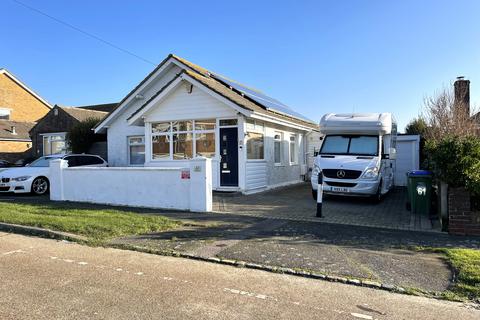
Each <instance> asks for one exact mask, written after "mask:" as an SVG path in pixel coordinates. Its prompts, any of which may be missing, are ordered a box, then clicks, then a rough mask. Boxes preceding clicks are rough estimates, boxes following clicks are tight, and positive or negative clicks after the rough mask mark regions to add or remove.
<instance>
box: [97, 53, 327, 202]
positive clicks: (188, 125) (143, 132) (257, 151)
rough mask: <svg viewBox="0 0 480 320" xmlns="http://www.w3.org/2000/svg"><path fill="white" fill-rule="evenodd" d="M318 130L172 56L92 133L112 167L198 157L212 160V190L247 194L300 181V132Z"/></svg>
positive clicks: (183, 163) (303, 142)
mask: <svg viewBox="0 0 480 320" xmlns="http://www.w3.org/2000/svg"><path fill="white" fill-rule="evenodd" d="M318 129H319V128H318V125H317V124H316V123H315V122H313V121H311V120H309V119H307V118H305V117H304V116H302V115H301V114H299V113H297V112H295V111H293V110H292V109H290V108H289V107H287V106H285V105H284V104H282V103H281V102H279V101H277V100H275V99H273V98H271V97H268V96H266V95H265V94H264V93H262V92H260V91H258V90H256V89H252V88H250V87H247V86H245V85H242V84H240V83H238V82H235V81H233V80H230V79H228V78H225V77H223V76H221V75H219V74H216V73H213V72H211V71H208V70H207V69H205V68H202V67H200V66H197V65H195V64H193V63H191V62H189V61H187V60H185V59H182V58H180V57H178V56H175V55H172V54H170V55H169V56H168V57H167V58H166V59H165V60H164V61H162V63H160V64H159V65H158V66H157V67H156V68H155V69H154V70H153V71H152V72H151V73H150V74H149V75H148V76H147V77H146V78H145V79H144V80H142V81H141V82H140V83H139V84H138V85H137V86H136V87H135V88H134V89H133V90H132V91H131V92H130V93H129V94H128V95H127V96H126V97H125V98H124V99H123V100H122V101H121V102H120V103H119V104H118V105H117V107H116V108H115V110H113V111H112V112H110V113H109V115H108V116H107V117H106V118H105V119H103V121H101V122H100V123H99V124H98V125H97V127H96V128H95V132H96V133H107V142H108V161H109V165H110V166H117V167H118V166H147V167H153V166H160V167H177V168H178V167H188V160H189V159H191V158H194V157H196V156H203V157H208V158H211V159H212V180H213V181H212V185H213V189H214V190H220V191H222V190H224V191H240V192H244V193H251V192H258V191H262V190H265V189H269V188H274V187H279V186H285V185H289V184H293V183H297V182H300V181H302V180H303V179H305V177H306V175H307V165H306V164H307V159H306V158H307V156H308V154H309V153H308V149H309V147H308V146H307V140H308V139H306V138H305V137H306V135H307V134H308V133H310V132H312V131H315V130H317V132H318ZM312 149H313V148H312ZM312 156H313V155H312Z"/></svg>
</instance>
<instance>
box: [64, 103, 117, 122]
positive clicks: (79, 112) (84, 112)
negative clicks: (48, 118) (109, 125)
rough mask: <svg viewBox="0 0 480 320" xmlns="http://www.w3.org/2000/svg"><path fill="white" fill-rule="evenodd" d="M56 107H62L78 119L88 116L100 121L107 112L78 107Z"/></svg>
mask: <svg viewBox="0 0 480 320" xmlns="http://www.w3.org/2000/svg"><path fill="white" fill-rule="evenodd" d="M58 108H60V109H62V110H63V111H65V112H66V113H68V114H69V115H70V116H72V117H73V118H75V119H77V120H78V121H83V120H87V119H89V118H95V119H98V120H99V121H100V120H102V119H103V118H104V117H105V116H106V115H107V114H108V112H102V111H95V110H88V109H82V108H78V107H65V106H58Z"/></svg>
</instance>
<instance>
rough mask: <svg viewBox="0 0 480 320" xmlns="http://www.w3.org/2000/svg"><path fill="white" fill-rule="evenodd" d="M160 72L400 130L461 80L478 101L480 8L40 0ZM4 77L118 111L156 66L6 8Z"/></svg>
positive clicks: (1, 32) (459, 4)
mask: <svg viewBox="0 0 480 320" xmlns="http://www.w3.org/2000/svg"><path fill="white" fill-rule="evenodd" d="M20 1H22V2H24V3H26V4H28V5H30V6H33V7H35V8H37V9H39V10H41V11H44V12H46V13H48V14H49V15H51V16H54V17H56V18H59V19H61V20H63V21H66V22H68V23H70V24H72V25H74V26H76V27H78V28H80V29H82V30H85V31H87V32H90V33H92V34H95V35H96V36H98V37H100V38H102V39H105V40H107V41H109V42H111V43H113V44H115V45H117V46H119V47H122V48H124V49H126V50H129V51H131V52H134V53H135V54H137V55H139V56H141V57H143V58H145V59H147V60H149V61H153V62H155V63H159V62H160V61H161V60H162V59H163V58H165V57H166V56H167V55H168V53H170V52H172V53H176V54H178V55H180V56H182V57H184V58H186V59H189V60H190V61H192V62H194V63H197V64H199V65H201V66H204V67H206V68H208V69H210V70H212V71H216V72H218V73H221V74H223V75H226V76H228V77H230V78H233V79H235V80H238V81H240V82H242V83H245V84H248V85H250V86H253V87H256V88H258V89H260V90H262V91H264V92H265V93H267V94H269V95H271V96H273V97H275V98H277V99H278V100H280V101H282V102H284V103H285V104H287V105H289V106H291V107H292V108H294V109H295V110H297V111H299V112H300V113H303V114H304V115H306V116H307V117H309V118H311V119H312V120H315V121H318V120H319V119H320V117H321V116H322V115H323V114H324V113H327V112H352V111H355V112H382V111H383V112H393V113H394V114H395V116H396V118H397V119H398V121H399V126H400V128H403V127H404V126H405V124H406V123H407V122H408V121H409V120H410V119H411V118H413V117H415V116H416V115H417V114H418V113H419V111H420V109H421V107H422V104H423V99H424V97H425V96H428V95H432V94H434V93H435V91H436V90H440V89H442V88H443V87H445V86H449V85H450V84H451V83H452V82H453V81H454V79H455V77H456V76H458V75H464V76H466V77H467V78H468V79H469V80H471V91H472V94H471V95H472V101H473V103H475V104H477V105H478V104H479V103H480V41H479V39H480V18H479V12H480V1H476V0H471V1H467V0H459V1H453V0H452V1H442V0H436V1H434V0H431V1H427V0H423V1H360V0H358V1H353V0H352V1H188V0H184V1H133V0H132V1H126V0H123V1H112V0H105V1H100V0H95V1H93V0H82V1H60V0H58V1H54V0H44V1H33V0H20ZM0 11H1V12H3V13H4V14H2V19H0V39H2V47H1V50H0V67H4V68H7V69H8V70H10V71H11V72H12V73H14V74H15V75H16V76H18V77H19V78H20V79H22V80H23V81H25V82H26V83H27V85H29V86H30V87H31V88H33V89H34V90H35V91H37V92H38V93H39V94H40V95H41V96H43V97H44V98H45V99H47V100H48V101H50V102H51V103H58V104H63V105H85V104H96V103H107V102H115V101H119V100H121V99H122V98H123V96H124V95H125V94H127V93H128V92H129V91H130V90H131V89H132V88H133V87H134V86H135V85H136V84H137V83H138V82H139V81H141V80H142V79H143V78H144V77H145V76H146V75H147V74H148V73H149V71H151V69H152V68H153V66H152V65H150V64H148V63H145V62H144V61H141V60H139V59H136V58H134V57H132V56H130V55H127V54H125V53H123V52H121V51H118V50H116V49H114V48H112V47H110V46H107V45H105V44H104V43H102V42H99V41H97V40H94V39H92V38H89V37H87V36H85V35H84V34H82V33H79V32H76V31H74V30H72V29H70V28H68V27H65V26H63V25H61V24H58V23H56V22H54V21H52V20H50V19H48V18H46V17H44V16H42V15H39V14H37V13H34V12H32V11H30V10H28V9H26V8H24V7H22V6H20V5H18V4H16V3H15V2H14V1H12V0H1V1H0Z"/></svg>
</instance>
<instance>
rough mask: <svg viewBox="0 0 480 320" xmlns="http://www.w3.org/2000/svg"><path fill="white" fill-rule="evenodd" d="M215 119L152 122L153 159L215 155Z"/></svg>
mask: <svg viewBox="0 0 480 320" xmlns="http://www.w3.org/2000/svg"><path fill="white" fill-rule="evenodd" d="M215 128H216V120H215V119H206V120H188V121H173V122H162V123H152V160H184V159H191V158H193V157H194V156H203V157H207V158H213V157H214V156H215Z"/></svg>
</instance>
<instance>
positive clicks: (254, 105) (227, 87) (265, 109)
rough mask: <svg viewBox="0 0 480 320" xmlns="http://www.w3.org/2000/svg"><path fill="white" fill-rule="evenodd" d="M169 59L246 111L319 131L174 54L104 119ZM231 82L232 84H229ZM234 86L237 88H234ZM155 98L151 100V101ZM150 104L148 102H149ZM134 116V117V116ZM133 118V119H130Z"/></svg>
mask: <svg viewBox="0 0 480 320" xmlns="http://www.w3.org/2000/svg"><path fill="white" fill-rule="evenodd" d="M169 59H174V60H176V61H178V62H179V63H180V64H181V65H183V66H185V67H186V68H185V67H183V71H182V73H185V74H187V75H188V76H190V77H192V78H194V79H195V80H197V81H199V82H200V83H201V84H203V85H204V86H206V87H208V88H209V89H210V90H213V91H215V92H216V93H217V94H220V95H222V96H223V97H224V98H226V99H228V100H230V101H231V102H233V103H235V104H237V105H238V106H239V107H241V108H244V109H246V110H250V111H253V112H255V113H259V114H264V115H268V116H273V117H275V118H279V119H282V120H286V121H290V122H292V123H295V124H297V125H302V126H306V127H308V128H311V129H318V124H317V123H315V122H313V121H311V120H308V119H306V118H304V117H301V116H300V115H299V114H298V113H296V112H294V111H293V110H290V109H288V108H287V107H286V106H284V105H282V106H283V108H280V109H282V110H274V109H272V108H270V106H269V105H268V104H266V103H262V102H260V101H262V99H254V98H252V97H250V96H249V95H248V94H246V93H245V92H244V91H241V90H239V89H238V88H242V89H245V90H250V91H252V92H255V93H259V94H261V95H262V96H263V97H265V98H268V99H269V100H270V101H275V102H278V101H276V100H274V99H272V98H270V97H267V96H265V95H263V94H262V93H261V92H260V91H258V90H256V89H251V88H249V87H246V86H244V85H241V84H239V83H237V82H235V81H233V80H230V79H227V78H225V77H223V76H220V75H218V74H215V73H213V72H210V71H208V70H207V69H205V68H203V67H200V66H198V65H196V64H194V63H192V62H190V61H188V60H185V59H183V58H181V57H179V56H176V55H174V54H169V55H168V56H167V58H165V59H164V60H163V61H162V62H161V63H160V64H159V65H158V66H157V67H156V68H155V69H154V70H153V71H152V72H151V73H150V74H149V75H148V76H147V77H146V78H145V79H143V80H142V82H140V83H139V84H138V85H137V86H136V87H135V88H134V89H133V90H132V91H131V92H130V93H129V94H128V95H127V96H126V97H125V98H123V99H122V101H121V102H120V103H119V104H118V105H117V107H116V108H115V109H114V110H112V111H111V112H110V114H109V115H108V116H106V117H105V118H104V120H106V119H107V118H108V117H109V116H110V115H111V114H112V113H113V112H114V111H115V110H116V109H117V108H118V107H120V106H121V105H122V104H123V102H124V101H126V100H127V99H128V98H129V97H130V96H131V95H132V94H133V93H134V92H136V91H137V89H139V88H140V87H141V86H142V85H143V84H144V83H145V82H146V81H147V80H148V79H149V78H150V77H152V76H153V75H154V74H155V72H156V71H157V70H159V69H160V68H161V67H162V66H163V65H164V64H165V63H166V62H167V61H168V60H169ZM189 69H190V70H189ZM228 82H230V83H228ZM232 84H234V85H235V86H236V87H237V88H234V87H233V85H232ZM166 87H167V85H166V86H164V87H163V88H162V89H161V90H160V91H158V92H157V93H156V94H155V95H154V97H156V96H158V95H159V94H160V93H161V92H162V91H163V90H164V89H165V88H166ZM154 97H152V98H151V99H149V101H151V100H152V99H153V98H154ZM259 100H260V101H259ZM147 103H148V102H147ZM145 105H146V104H144V105H143V106H142V107H140V109H138V110H136V111H135V112H134V114H137V113H138V112H139V111H140V110H141V109H143V108H144V106H145ZM132 116H133V115H132ZM130 118H131V117H130ZM103 122H105V121H101V122H100V123H99V124H98V125H97V126H96V128H99V126H100V125H101V123H103Z"/></svg>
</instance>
